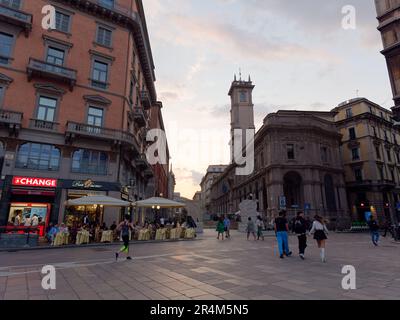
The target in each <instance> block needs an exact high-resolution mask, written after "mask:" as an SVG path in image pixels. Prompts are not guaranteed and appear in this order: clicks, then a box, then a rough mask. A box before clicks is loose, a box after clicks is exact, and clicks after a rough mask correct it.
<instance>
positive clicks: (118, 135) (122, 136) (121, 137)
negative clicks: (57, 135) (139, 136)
mask: <svg viewBox="0 0 400 320" xmlns="http://www.w3.org/2000/svg"><path fill="white" fill-rule="evenodd" d="M67 132H69V133H75V134H80V135H85V136H89V137H93V138H103V139H107V140H115V141H122V142H124V143H128V144H131V145H134V146H135V147H136V148H138V143H137V141H136V138H135V136H134V135H133V134H131V133H129V132H126V131H121V130H115V129H109V128H104V127H97V126H92V125H89V124H85V123H76V122H68V123H67Z"/></svg>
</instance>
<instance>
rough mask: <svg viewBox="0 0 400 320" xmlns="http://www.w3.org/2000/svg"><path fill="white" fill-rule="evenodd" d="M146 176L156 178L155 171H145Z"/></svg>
mask: <svg viewBox="0 0 400 320" xmlns="http://www.w3.org/2000/svg"><path fill="white" fill-rule="evenodd" d="M144 176H145V177H146V178H152V177H154V173H153V170H151V169H150V168H149V169H146V170H144Z"/></svg>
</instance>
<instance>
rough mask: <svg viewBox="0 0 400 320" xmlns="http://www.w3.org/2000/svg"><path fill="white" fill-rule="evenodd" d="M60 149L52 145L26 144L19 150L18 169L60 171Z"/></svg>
mask: <svg viewBox="0 0 400 320" xmlns="http://www.w3.org/2000/svg"><path fill="white" fill-rule="evenodd" d="M60 158H61V152H60V149H58V148H56V147H55V146H52V145H50V144H40V143H24V144H22V145H21V146H20V147H19V149H18V155H17V162H16V165H15V166H16V168H20V169H31V170H48V171H58V170H59V169H60Z"/></svg>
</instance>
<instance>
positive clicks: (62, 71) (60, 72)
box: [27, 58, 77, 91]
mask: <svg viewBox="0 0 400 320" xmlns="http://www.w3.org/2000/svg"><path fill="white" fill-rule="evenodd" d="M27 71H28V79H29V80H31V79H32V78H33V77H41V78H50V79H53V80H57V81H61V82H64V83H67V84H69V87H70V90H71V91H72V90H73V87H74V86H75V84H76V76H77V71H76V70H74V69H70V68H66V67H63V66H59V65H56V64H52V63H48V62H45V61H40V60H37V59H34V58H30V59H29V65H28V68H27Z"/></svg>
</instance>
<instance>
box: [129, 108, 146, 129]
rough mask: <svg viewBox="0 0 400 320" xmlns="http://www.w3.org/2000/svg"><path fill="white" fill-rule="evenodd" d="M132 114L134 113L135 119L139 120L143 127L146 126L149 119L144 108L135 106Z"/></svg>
mask: <svg viewBox="0 0 400 320" xmlns="http://www.w3.org/2000/svg"><path fill="white" fill-rule="evenodd" d="M132 114H133V119H134V120H135V121H137V123H138V124H139V126H141V127H145V126H146V122H147V120H146V115H145V113H144V111H143V109H141V108H137V107H136V108H133V112H132Z"/></svg>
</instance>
